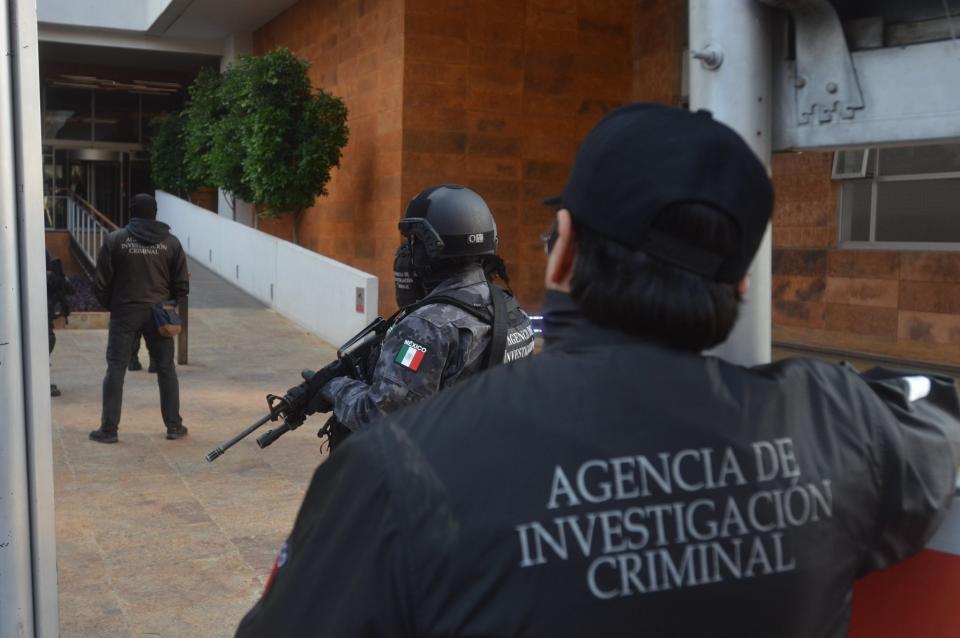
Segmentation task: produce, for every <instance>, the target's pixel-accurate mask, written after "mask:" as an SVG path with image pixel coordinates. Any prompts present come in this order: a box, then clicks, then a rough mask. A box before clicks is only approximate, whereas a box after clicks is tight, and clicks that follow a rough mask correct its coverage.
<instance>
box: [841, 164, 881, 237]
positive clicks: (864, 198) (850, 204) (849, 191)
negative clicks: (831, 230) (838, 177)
mask: <svg viewBox="0 0 960 638" xmlns="http://www.w3.org/2000/svg"><path fill="white" fill-rule="evenodd" d="M872 197H873V182H872V180H868V179H858V180H855V181H851V182H848V183H846V184H844V185H843V189H842V190H841V191H840V206H841V209H842V210H843V211H844V213H845V214H844V215H843V216H842V222H843V226H842V228H841V231H840V237H841V239H843V240H844V241H870V209H871V207H872V202H871V198H872Z"/></svg>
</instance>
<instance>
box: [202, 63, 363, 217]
mask: <svg viewBox="0 0 960 638" xmlns="http://www.w3.org/2000/svg"><path fill="white" fill-rule="evenodd" d="M308 67H309V64H308V63H307V62H306V61H304V60H302V59H300V58H297V57H296V56H295V55H294V54H293V53H291V52H290V51H289V50H288V49H283V48H281V49H276V50H274V51H271V52H270V53H267V54H265V55H260V56H247V57H242V58H240V60H239V61H238V62H237V64H235V65H233V66H231V67H230V68H229V69H227V71H226V72H224V73H223V74H221V75H217V74H216V73H214V72H212V71H209V70H205V71H204V72H202V73H201V74H200V75H198V76H197V79H196V80H195V81H194V83H193V84H192V85H191V86H190V102H189V104H188V105H187V108H186V138H187V144H186V152H187V173H188V175H189V176H190V177H191V178H192V179H195V180H198V181H200V182H203V183H208V184H215V185H217V186H219V187H221V188H223V189H224V190H226V191H228V192H230V193H231V194H233V195H234V196H235V197H239V198H241V199H244V200H246V201H249V202H254V203H256V204H259V205H261V206H262V207H263V209H262V211H261V213H260V214H261V215H267V216H272V217H280V216H282V215H283V214H286V213H292V214H293V215H294V216H295V217H299V216H300V215H301V214H302V213H303V211H304V209H306V208H308V207H310V206H312V205H313V203H314V201H315V200H316V198H317V197H319V196H321V195H325V194H326V192H327V191H326V185H327V182H329V181H330V173H331V171H332V170H333V168H334V167H336V166H339V165H340V157H341V154H342V150H343V147H344V146H346V143H347V138H348V134H349V132H348V129H347V107H346V105H345V104H344V103H343V100H341V99H340V98H338V97H335V96H333V95H331V94H330V93H327V92H326V91H323V90H316V91H315V90H314V89H313V88H312V86H311V84H310V79H309V77H308V76H307V69H308ZM296 221H298V220H295V222H296ZM294 229H296V223H295V224H294Z"/></svg>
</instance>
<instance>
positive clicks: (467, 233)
mask: <svg viewBox="0 0 960 638" xmlns="http://www.w3.org/2000/svg"><path fill="white" fill-rule="evenodd" d="M400 233H401V234H402V236H403V242H402V243H401V245H400V247H399V248H398V249H397V253H396V258H395V262H394V271H395V272H394V280H395V286H396V295H397V305H399V306H400V307H401V308H402V309H403V310H402V312H401V315H400V317H399V318H398V321H397V323H396V324H395V325H394V326H393V328H391V330H390V331H389V332H388V333H387V336H386V338H385V339H384V342H383V344H382V346H381V349H380V356H379V359H378V360H377V364H376V367H375V369H374V371H373V377H372V379H370V380H368V381H369V382H368V381H363V380H357V379H352V378H349V377H338V378H335V379H333V380H331V381H330V382H329V383H328V384H327V385H326V386H325V387H324V388H323V389H322V395H323V399H324V400H325V401H324V402H325V405H321V406H319V407H320V410H319V411H324V410H325V409H327V410H328V409H330V408H332V409H333V412H334V414H335V415H336V416H337V420H338V421H339V422H340V423H342V424H343V425H345V426H346V427H347V428H348V429H349V430H351V431H357V430H360V429H363V428H365V427H366V426H367V425H369V424H370V423H371V422H373V421H374V420H376V419H378V418H380V417H381V416H383V415H384V414H389V413H391V412H395V411H396V410H398V409H399V408H401V407H403V406H405V405H408V404H410V403H413V402H415V401H418V400H420V399H423V398H426V397H429V396H432V395H433V394H436V393H437V392H439V391H440V390H441V389H443V388H446V387H449V386H451V385H453V384H455V383H457V382H458V381H460V380H462V379H464V378H466V377H468V376H470V375H472V374H474V373H475V372H478V371H480V370H482V369H485V368H488V367H491V366H493V365H496V364H498V363H501V362H508V361H514V360H516V359H520V358H523V357H525V356H528V355H530V354H531V353H532V352H533V347H534V344H533V329H532V328H531V326H530V318H529V317H528V316H527V314H526V313H525V312H523V310H521V309H520V307H519V306H518V305H517V302H516V299H515V298H514V297H513V295H512V294H511V293H510V292H509V291H507V290H504V289H503V288H501V287H499V286H494V285H492V284H491V283H490V280H489V278H490V277H491V276H494V275H496V276H499V277H500V278H501V279H504V280H506V279H507V274H506V267H505V266H504V264H503V261H501V260H500V258H499V257H497V256H496V250H497V242H498V239H497V226H496V222H495V221H494V219H493V215H492V214H491V213H490V209H489V207H487V204H486V202H484V201H483V198H482V197H480V195H478V194H477V193H476V192H474V191H472V190H470V189H469V188H466V187H464V186H460V185H458V184H440V185H437V186H432V187H430V188H428V189H426V190H424V191H422V192H421V193H419V194H418V195H417V196H416V197H414V198H413V200H411V201H410V203H409V204H408V205H407V209H406V212H405V213H404V217H403V219H401V221H400ZM337 440H338V437H337V435H336V434H334V436H333V438H332V442H333V441H337Z"/></svg>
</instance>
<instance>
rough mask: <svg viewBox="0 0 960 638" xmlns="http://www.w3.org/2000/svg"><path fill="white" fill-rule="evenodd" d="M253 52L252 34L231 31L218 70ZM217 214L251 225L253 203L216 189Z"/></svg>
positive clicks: (222, 69)
mask: <svg viewBox="0 0 960 638" xmlns="http://www.w3.org/2000/svg"><path fill="white" fill-rule="evenodd" d="M252 54H253V34H252V33H233V34H231V35H229V36H227V38H226V39H225V40H224V41H223V57H221V58H220V70H221V71H225V70H226V69H227V67H228V66H230V65H231V64H233V63H234V62H236V61H237V59H239V58H240V56H244V55H252ZM217 214H218V215H220V216H221V217H226V218H228V219H232V220H234V221H238V222H240V223H241V224H245V225H247V226H253V204H251V203H250V202H245V201H243V200H242V199H237V198H233V197H230V196H228V195H227V193H225V192H224V191H223V189H217Z"/></svg>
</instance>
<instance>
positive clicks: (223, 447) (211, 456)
mask: <svg viewBox="0 0 960 638" xmlns="http://www.w3.org/2000/svg"><path fill="white" fill-rule="evenodd" d="M278 414H279V410H271V411H270V412H268V413H267V414H265V415H264V416H263V417H262V418H261V419H260V420H258V421H257V422H256V423H254V424H253V425H251V426H250V427H248V428H247V429H246V430H244V431H243V432H241V433H240V434H238V435H236V436H235V437H233V438H232V439H230V440H229V441H227V442H225V443H222V444H220V445H218V446H217V447H216V448H214V449H212V450H210V452H208V453H207V456H206V458H207V462H208V463H213V462H214V461H215V460H217V459H218V458H220V457H221V456H223V454H224V452H226V451H227V450H229V449H230V448H232V447H233V446H234V445H236V444H237V443H239V442H240V441H242V440H243V439H245V438H246V437H248V436H250V435H251V434H252V433H253V431H254V430H256V429H257V428H259V427H260V426H262V425H263V424H264V423H266V422H267V421H272V420H273V419H275V418H277V415H278Z"/></svg>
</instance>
